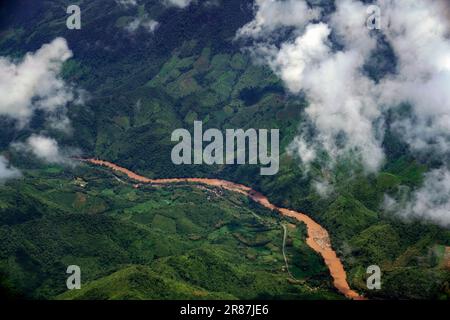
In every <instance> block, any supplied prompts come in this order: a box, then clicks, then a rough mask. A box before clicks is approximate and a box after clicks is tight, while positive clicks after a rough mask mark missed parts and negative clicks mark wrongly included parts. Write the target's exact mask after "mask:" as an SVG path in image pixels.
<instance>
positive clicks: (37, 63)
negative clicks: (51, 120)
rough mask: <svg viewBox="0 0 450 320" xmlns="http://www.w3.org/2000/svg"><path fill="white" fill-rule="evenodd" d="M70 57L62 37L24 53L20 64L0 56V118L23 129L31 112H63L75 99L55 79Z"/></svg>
mask: <svg viewBox="0 0 450 320" xmlns="http://www.w3.org/2000/svg"><path fill="white" fill-rule="evenodd" d="M71 57H72V52H71V51H70V50H69V48H68V46H67V42H66V40H65V39H63V38H56V39H55V40H53V41H52V42H51V43H49V44H44V45H43V46H42V47H41V48H40V49H39V50H37V51H36V52H35V53H31V52H29V53H27V54H26V55H25V57H24V58H23V59H22V60H21V61H13V60H11V59H9V58H7V57H0V74H1V75H2V76H1V77H0V115H4V116H7V117H10V118H12V119H15V120H17V121H18V125H19V127H23V126H24V125H26V124H27V123H28V122H29V121H30V119H31V117H32V115H33V112H34V111H35V110H38V109H39V110H43V111H46V112H48V113H52V112H56V111H61V110H63V109H64V108H65V106H66V105H67V103H69V102H70V101H73V100H74V99H75V95H74V91H73V89H72V88H71V87H70V86H69V85H67V84H66V83H65V82H64V80H62V79H61V78H60V77H59V74H60V72H61V68H62V65H63V63H64V62H65V61H67V60H68V59H69V58H71Z"/></svg>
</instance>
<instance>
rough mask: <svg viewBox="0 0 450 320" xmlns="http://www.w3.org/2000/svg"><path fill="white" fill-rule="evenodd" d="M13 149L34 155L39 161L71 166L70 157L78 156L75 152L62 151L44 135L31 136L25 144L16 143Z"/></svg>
mask: <svg viewBox="0 0 450 320" xmlns="http://www.w3.org/2000/svg"><path fill="white" fill-rule="evenodd" d="M12 147H13V148H14V149H16V150H17V151H19V152H29V153H32V154H33V155H34V156H35V157H37V158H38V159H40V160H42V161H44V162H47V163H58V164H71V163H72V161H71V160H70V157H71V156H73V155H75V154H76V151H75V150H69V149H66V150H64V151H61V150H60V147H59V145H58V142H57V141H56V140H55V139H53V138H50V137H46V136H43V135H36V134H33V135H31V136H30V137H29V138H28V139H27V140H26V141H25V142H16V143H13V144H12Z"/></svg>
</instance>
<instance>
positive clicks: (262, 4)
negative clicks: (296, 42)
mask: <svg viewBox="0 0 450 320" xmlns="http://www.w3.org/2000/svg"><path fill="white" fill-rule="evenodd" d="M254 10H255V11H256V13H255V18H254V19H253V20H252V21H251V22H250V23H248V24H246V25H245V26H244V27H242V28H241V29H239V31H238V34H237V35H238V37H253V38H259V37H264V36H267V34H268V33H270V32H272V31H274V30H276V29H278V28H281V27H297V28H303V27H304V26H305V25H306V23H308V22H309V21H310V20H312V19H315V18H319V16H320V10H319V9H317V8H316V9H311V8H309V7H308V5H307V3H306V2H305V1H303V0H302V1H298V0H286V1H280V0H276V1H266V0H256V1H255V4H254Z"/></svg>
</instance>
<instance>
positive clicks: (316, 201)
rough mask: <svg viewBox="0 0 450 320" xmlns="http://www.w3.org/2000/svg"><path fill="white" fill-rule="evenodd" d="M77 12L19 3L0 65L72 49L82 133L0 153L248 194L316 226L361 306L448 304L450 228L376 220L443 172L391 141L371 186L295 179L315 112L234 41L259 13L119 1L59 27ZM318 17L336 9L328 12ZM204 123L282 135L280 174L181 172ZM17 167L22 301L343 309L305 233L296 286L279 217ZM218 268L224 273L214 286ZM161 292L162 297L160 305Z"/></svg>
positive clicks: (109, 179)
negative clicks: (300, 141)
mask: <svg viewBox="0 0 450 320" xmlns="http://www.w3.org/2000/svg"><path fill="white" fill-rule="evenodd" d="M72 2H73V1H69V0H61V1H32V3H28V2H27V3H26V9H24V7H23V6H24V5H23V4H21V3H22V2H21V1H11V2H9V3H8V4H7V5H6V4H5V6H2V7H1V8H0V22H1V30H0V35H1V37H0V55H1V56H10V57H13V58H20V57H23V56H24V54H25V53H27V52H29V51H35V50H37V49H38V48H40V47H41V46H42V44H44V43H48V42H50V41H51V40H53V39H54V38H56V37H64V38H66V39H67V41H68V44H69V47H70V49H71V50H72V51H73V53H74V58H73V59H71V60H69V61H68V62H67V63H66V64H65V66H64V68H63V72H62V77H63V78H64V79H65V80H66V81H67V82H68V83H71V84H74V85H75V86H76V87H77V88H80V89H84V90H86V91H87V92H88V93H89V95H88V99H87V100H86V102H85V103H84V105H75V104H71V105H69V106H68V113H69V117H70V119H71V122H72V126H73V132H74V133H75V134H72V135H65V134H61V133H60V132H56V131H55V130H54V129H53V128H50V127H48V125H47V124H46V123H45V122H44V121H43V120H42V117H39V115H37V116H36V118H35V119H34V120H33V123H32V124H31V125H30V126H29V127H26V128H24V129H23V130H22V131H21V133H20V134H19V135H18V134H17V133H16V129H17V128H16V127H15V125H14V124H12V123H10V122H8V121H6V120H4V119H3V118H1V119H0V136H1V139H0V150H1V151H4V150H7V149H8V148H9V145H10V143H11V142H12V141H16V140H21V139H25V138H26V137H27V136H28V135H29V134H31V133H40V132H42V131H43V130H44V131H45V132H46V133H48V134H49V135H52V136H54V137H57V138H58V141H59V143H60V144H61V145H63V146H73V147H77V148H80V149H81V150H82V151H83V153H84V155H86V156H95V157H99V158H103V159H105V160H109V161H113V162H115V163H117V164H119V165H122V166H124V167H127V168H129V169H131V170H133V171H136V172H139V173H141V174H143V175H146V176H148V177H158V178H163V177H219V178H224V179H227V180H231V181H236V182H239V183H243V184H246V185H248V186H251V187H252V188H254V189H256V190H259V191H261V192H262V193H264V194H265V195H266V196H268V197H269V199H270V200H271V201H272V202H273V203H275V204H277V205H279V206H282V207H287V208H293V209H296V210H299V211H303V212H305V213H307V214H308V215H310V216H312V217H313V218H314V219H316V220H317V221H318V222H320V223H321V224H322V225H323V226H324V227H325V228H326V229H327V230H328V231H329V233H330V235H331V237H332V244H333V247H334V248H335V249H336V250H337V252H338V254H339V255H340V257H341V258H342V260H343V262H344V265H345V268H346V270H347V271H348V277H349V281H350V284H351V286H352V288H353V287H354V288H355V289H356V290H357V291H359V292H362V293H364V294H366V295H367V296H369V297H371V298H387V299H389V298H414V299H420V298H440V299H445V298H447V299H448V298H449V297H450V292H449V287H450V285H449V281H450V280H449V277H450V275H449V270H448V269H445V267H444V266H443V264H442V263H441V262H440V261H439V259H442V254H441V253H439V252H441V251H442V250H441V251H439V250H438V251H436V250H435V248H437V247H439V248H443V247H444V246H450V232H449V231H448V229H443V228H440V227H438V226H434V225H429V224H426V223H423V222H421V221H415V220H405V219H402V218H400V217H398V216H397V215H395V214H391V213H387V212H385V210H383V201H384V196H385V195H386V194H387V195H389V196H391V197H393V198H395V199H402V198H408V197H409V196H410V194H411V191H413V190H415V189H416V188H418V187H420V185H421V183H422V179H423V174H424V172H426V171H427V170H428V169H430V168H432V167H433V161H424V160H422V161H420V160H418V159H414V158H413V157H412V156H411V155H410V153H409V150H408V148H407V146H405V145H404V144H402V143H401V142H400V141H399V140H398V139H397V138H396V137H395V135H394V134H393V133H392V132H389V131H388V132H387V133H386V135H385V141H384V143H383V145H384V148H385V150H386V153H387V163H386V165H385V166H384V167H383V168H382V170H381V172H380V173H379V174H376V175H375V174H369V175H368V174H366V173H365V172H364V171H363V169H362V168H359V166H358V164H357V162H356V161H354V160H353V161H351V160H348V159H344V160H343V161H342V163H341V164H340V165H339V167H338V168H337V169H336V170H335V171H334V172H329V169H328V168H322V167H320V165H318V164H315V165H314V166H313V168H312V169H311V172H309V175H307V174H305V172H302V171H301V169H300V168H299V165H298V163H299V162H298V159H296V157H295V156H293V155H289V154H287V153H286V152H285V150H286V147H287V146H288V145H289V143H290V142H292V140H293V138H294V137H295V136H296V135H297V134H298V128H299V124H301V123H302V120H303V116H302V112H303V110H304V108H305V107H306V105H307V102H306V101H304V99H303V98H302V97H293V96H291V95H289V94H287V93H286V92H285V91H284V89H283V86H282V83H281V82H280V80H279V79H278V78H277V77H276V76H275V75H274V74H273V73H272V72H271V71H270V69H268V68H267V67H262V66H261V65H256V64H254V63H252V59H251V56H250V54H249V53H248V52H245V51H242V50H241V48H242V46H240V44H239V41H235V40H234V36H235V34H236V30H238V28H240V27H242V26H243V25H244V24H245V23H247V22H248V21H250V20H251V19H252V17H253V12H252V10H251V5H246V4H245V3H243V2H244V1H242V0H226V1H221V5H220V6H217V7H215V6H205V5H202V4H201V2H202V1H199V4H195V5H193V6H192V7H191V8H190V9H189V10H178V9H176V8H167V7H166V6H164V5H162V4H161V1H159V0H141V1H140V4H141V5H140V6H139V7H137V8H128V9H124V8H123V7H120V6H117V5H116V4H115V2H114V1H101V0H92V1H79V2H81V3H82V5H83V18H82V19H83V28H82V30H78V31H76V32H74V31H71V30H68V29H67V28H66V27H65V17H66V16H65V8H66V7H67V5H69V4H72ZM322 3H324V6H325V7H327V8H328V9H329V7H332V1H322ZM247 4H250V3H247ZM328 9H327V10H328ZM10 12H14V13H15V14H10ZM145 14H147V15H148V16H149V17H150V18H152V19H155V20H157V21H158V22H159V23H160V26H159V28H158V29H157V32H155V33H154V34H150V33H148V32H145V31H143V30H139V31H138V32H136V34H133V35H130V34H129V33H128V32H125V31H124V29H123V28H124V27H125V26H126V25H127V23H129V22H130V21H131V20H132V19H133V17H137V16H141V17H142V16H144V15H145ZM369 71H370V72H372V73H373V72H376V71H375V70H369ZM194 120H202V121H203V123H204V125H205V130H206V129H207V128H219V129H226V128H244V129H246V128H280V139H281V145H280V150H281V151H282V152H283V154H282V155H281V159H280V160H281V164H280V172H279V173H278V174H277V175H275V176H272V177H262V176H260V175H259V169H258V168H256V167H254V166H175V165H173V164H172V162H171V160H170V153H171V149H172V147H173V145H174V144H173V143H172V142H171V141H170V136H171V133H172V131H173V130H174V129H177V128H181V127H184V128H186V129H189V130H190V129H191V128H192V127H193V126H192V122H193V121H194ZM302 124H303V123H302ZM10 156H11V161H12V163H14V165H16V166H18V167H20V168H21V169H23V170H25V172H26V174H25V178H24V179H23V180H20V181H11V182H8V184H6V185H5V186H0V282H1V283H3V287H5V288H11V290H12V293H13V294H15V293H19V294H24V295H27V296H29V297H33V298H36V297H39V298H55V297H56V298H64V299H67V298H80V299H81V298H83V299H88V298H99V299H103V298H112V299H120V298H187V297H192V298H198V299H200V298H222V297H233V298H257V297H264V298H339V297H340V296H338V295H336V294H335V293H334V292H333V291H330V279H329V275H328V272H327V270H326V268H325V267H324V266H323V263H322V261H321V259H320V258H319V257H318V256H317V255H316V254H314V253H313V252H311V250H310V249H309V248H308V247H307V246H306V244H305V243H304V237H305V231H304V227H303V226H302V225H297V228H296V229H295V230H291V229H289V241H288V243H289V246H288V247H287V253H288V256H289V261H290V263H291V265H290V270H291V272H292V273H293V274H294V276H295V277H296V278H298V279H297V280H298V281H294V282H293V283H291V282H292V281H291V282H287V280H286V278H287V275H286V272H285V271H282V267H283V265H284V263H283V260H282V256H281V248H280V245H281V239H282V238H281V236H282V229H281V226H280V224H279V221H278V219H279V218H278V217H274V216H273V215H272V214H271V213H270V212H267V211H266V210H263V209H261V208H258V207H255V206H254V205H253V204H251V203H249V202H248V201H247V200H245V199H242V198H239V197H237V196H236V195H234V194H228V193H227V194H226V195H222V196H220V197H218V196H216V195H215V193H212V194H211V193H210V192H209V191H206V190H202V189H196V188H190V187H179V186H177V187H167V188H160V189H158V188H144V189H143V188H140V189H134V188H132V187H131V186H130V185H128V184H127V183H120V182H118V181H117V180H116V179H115V178H114V177H113V176H112V175H111V174H110V173H108V174H99V172H98V171H97V170H96V171H91V170H87V169H85V168H84V167H83V168H76V169H74V170H75V171H74V172H72V171H71V170H69V169H67V168H62V167H57V166H52V167H47V166H43V165H41V164H39V163H37V162H36V161H35V159H26V158H23V157H21V156H20V155H18V154H15V153H14V152H13V151H10ZM76 177H78V178H81V179H83V181H84V182H87V185H85V186H84V187H83V186H82V185H83V182H82V181H80V180H76V179H75V178H76ZM323 178H326V179H327V180H329V181H331V182H332V184H333V186H334V188H333V189H332V190H330V192H329V194H328V195H327V196H326V197H322V196H320V195H319V194H318V193H317V190H316V189H315V188H314V184H315V183H316V182H318V181H322V180H323ZM211 199H212V200H211ZM253 214H257V215H258V216H260V217H262V218H263V220H264V223H262V222H261V221H260V220H259V219H255V217H254V215H253ZM275 260H276V261H275ZM72 263H74V264H77V263H78V264H80V265H81V266H82V270H83V281H84V282H83V283H85V284H86V286H85V287H84V288H83V290H81V291H79V292H70V293H64V291H65V277H66V274H65V272H64V270H65V267H66V266H67V265H68V264H72ZM372 264H378V265H379V266H380V267H381V268H382V271H383V278H382V281H383V282H382V283H383V285H382V290H381V291H368V290H367V289H366V286H365V279H366V277H367V275H366V273H365V270H366V268H367V267H368V266H369V265H372ZM208 265H211V270H212V271H213V274H209V273H208V275H207V276H205V274H204V272H207V271H208V272H209V269H207V266H208ZM144 279H148V282H147V281H144ZM210 281H213V282H217V283H216V284H215V285H213V283H212V282H210ZM109 282H111V286H108V285H107V283H109ZM149 284H154V285H155V287H154V286H149ZM156 284H158V285H162V284H164V287H165V288H167V290H165V291H164V292H160V291H158V290H156V289H155V288H158V286H156ZM317 288H319V289H317Z"/></svg>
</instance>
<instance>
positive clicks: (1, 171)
mask: <svg viewBox="0 0 450 320" xmlns="http://www.w3.org/2000/svg"><path fill="white" fill-rule="evenodd" d="M20 176H21V174H20V171H19V170H18V169H16V168H14V167H13V166H11V165H10V164H9V161H8V160H7V159H6V158H5V157H4V156H1V155H0V182H2V181H5V180H8V179H13V178H18V177H20Z"/></svg>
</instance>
